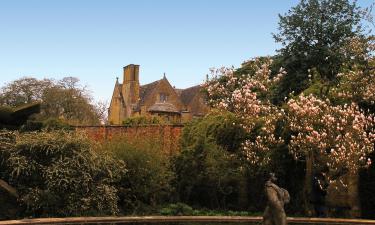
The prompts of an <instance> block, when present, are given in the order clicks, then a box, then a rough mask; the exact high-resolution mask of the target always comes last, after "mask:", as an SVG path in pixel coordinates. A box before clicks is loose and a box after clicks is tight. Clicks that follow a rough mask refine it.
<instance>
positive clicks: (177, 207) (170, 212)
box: [160, 202, 194, 216]
mask: <svg viewBox="0 0 375 225" xmlns="http://www.w3.org/2000/svg"><path fill="white" fill-rule="evenodd" d="M160 214H161V215H164V216H192V215H193V214H194V211H193V208H191V207H190V206H188V205H186V204H184V203H181V202H178V203H176V204H170V205H168V206H167V207H165V208H162V209H161V210H160Z"/></svg>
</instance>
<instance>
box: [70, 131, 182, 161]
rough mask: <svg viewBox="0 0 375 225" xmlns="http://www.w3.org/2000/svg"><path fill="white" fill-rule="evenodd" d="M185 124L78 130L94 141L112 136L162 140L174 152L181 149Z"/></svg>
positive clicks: (164, 148)
mask: <svg viewBox="0 0 375 225" xmlns="http://www.w3.org/2000/svg"><path fill="white" fill-rule="evenodd" d="M183 127H184V126H183V125H137V126H76V127H75V130H76V131H77V132H84V133H86V135H88V137H89V138H91V139H92V140H94V141H105V140H111V139H112V138H120V137H121V138H125V139H128V140H132V139H139V138H144V139H151V140H160V141H162V145H163V150H164V152H167V153H170V154H172V153H174V152H175V151H178V150H179V141H180V137H181V133H182V128H183Z"/></svg>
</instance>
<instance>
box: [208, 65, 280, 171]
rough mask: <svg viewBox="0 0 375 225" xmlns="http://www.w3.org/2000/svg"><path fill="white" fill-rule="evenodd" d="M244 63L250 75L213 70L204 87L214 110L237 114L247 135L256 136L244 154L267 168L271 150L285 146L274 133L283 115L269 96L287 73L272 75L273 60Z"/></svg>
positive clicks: (248, 143)
mask: <svg viewBox="0 0 375 225" xmlns="http://www.w3.org/2000/svg"><path fill="white" fill-rule="evenodd" d="M245 64H247V66H248V67H249V68H250V71H252V72H251V74H237V73H236V72H235V70H234V68H225V67H223V68H220V69H212V70H211V75H212V77H211V79H210V80H207V82H206V83H205V84H204V87H205V90H206V91H207V95H208V99H209V104H210V105H211V106H212V107H215V108H218V109H221V110H227V111H230V112H233V113H235V115H237V116H238V117H239V118H241V120H242V123H241V126H242V127H243V128H244V129H245V130H246V131H247V132H248V133H256V135H255V136H254V137H251V136H250V137H249V138H248V139H247V140H246V141H245V142H244V143H243V145H242V147H243V152H244V154H245V156H246V158H247V159H248V160H249V162H250V163H251V164H253V165H255V164H257V165H266V164H267V163H268V162H269V159H270V158H269V156H270V155H269V153H270V149H271V148H273V147H274V146H276V145H277V144H280V143H282V140H281V138H279V137H276V136H275V134H274V131H275V126H276V125H275V124H276V121H277V120H278V119H279V118H281V117H282V116H283V114H282V112H281V111H280V110H279V109H278V108H277V107H275V106H274V105H272V104H271V102H270V100H269V99H270V96H269V95H270V90H271V89H272V88H273V87H274V86H275V85H276V84H277V83H278V82H279V80H280V78H281V77H282V76H283V75H284V74H285V71H284V70H283V69H280V71H279V72H278V73H277V74H275V75H273V76H271V70H270V66H271V64H272V60H271V59H270V58H262V59H260V58H256V59H254V60H251V61H248V62H245ZM255 130H257V132H255Z"/></svg>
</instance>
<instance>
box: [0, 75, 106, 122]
mask: <svg viewBox="0 0 375 225" xmlns="http://www.w3.org/2000/svg"><path fill="white" fill-rule="evenodd" d="M35 101H39V102H41V103H42V109H41V113H40V114H39V115H38V120H41V121H42V120H45V119H49V118H54V119H61V120H64V121H66V122H67V123H69V124H72V125H82V124H86V125H87V124H88V125H93V124H99V122H100V120H104V118H102V116H103V115H104V114H103V107H100V105H99V104H97V105H94V104H93V103H92V99H91V96H90V94H89V92H88V90H86V88H85V87H82V86H81V85H80V84H79V80H78V79H77V78H74V77H65V78H63V79H62V80H59V81H54V80H52V79H43V80H37V79H35V78H29V77H24V78H20V79H18V80H15V81H13V82H10V83H8V84H6V85H5V86H4V87H2V88H1V91H0V104H2V105H7V106H13V107H14V106H20V105H23V104H25V103H31V102H35Z"/></svg>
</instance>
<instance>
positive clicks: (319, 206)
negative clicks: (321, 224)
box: [311, 172, 328, 217]
mask: <svg viewBox="0 0 375 225" xmlns="http://www.w3.org/2000/svg"><path fill="white" fill-rule="evenodd" d="M327 188H328V182H327V180H326V178H325V176H324V173H322V172H317V173H315V174H314V176H313V180H312V190H311V195H312V196H311V203H312V204H313V205H314V211H315V216H316V217H326V211H327V210H326V204H325V197H326V195H327Z"/></svg>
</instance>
